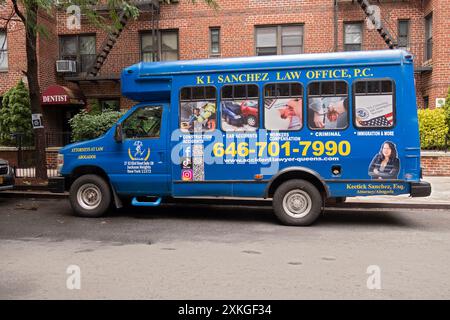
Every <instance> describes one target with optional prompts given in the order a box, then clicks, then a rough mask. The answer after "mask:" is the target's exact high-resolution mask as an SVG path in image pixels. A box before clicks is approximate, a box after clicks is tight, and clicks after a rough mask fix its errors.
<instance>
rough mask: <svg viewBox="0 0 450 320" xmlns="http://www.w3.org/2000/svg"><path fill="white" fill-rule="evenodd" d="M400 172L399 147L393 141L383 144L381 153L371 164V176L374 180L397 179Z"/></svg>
mask: <svg viewBox="0 0 450 320" xmlns="http://www.w3.org/2000/svg"><path fill="white" fill-rule="evenodd" d="M399 171H400V160H399V159H398V155H397V147H396V146H395V144H394V143H393V142H391V141H385V142H383V144H382V145H381V148H380V151H379V152H378V153H377V154H376V155H375V157H374V158H373V159H372V162H371V163H370V166H369V176H371V177H372V179H397V177H398V173H399Z"/></svg>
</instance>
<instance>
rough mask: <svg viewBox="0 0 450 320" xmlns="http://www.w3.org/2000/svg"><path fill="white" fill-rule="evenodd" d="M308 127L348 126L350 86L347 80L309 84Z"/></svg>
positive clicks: (335, 127)
mask: <svg viewBox="0 0 450 320" xmlns="http://www.w3.org/2000/svg"><path fill="white" fill-rule="evenodd" d="M308 127H309V128H310V129H313V130H342V129H345V128H347V127H348V86H347V83H346V82H345V81H320V82H312V83H310V84H309V85H308Z"/></svg>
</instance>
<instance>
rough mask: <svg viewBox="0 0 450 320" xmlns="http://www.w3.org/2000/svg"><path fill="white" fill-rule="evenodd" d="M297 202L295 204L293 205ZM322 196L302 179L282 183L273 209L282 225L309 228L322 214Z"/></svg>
mask: <svg viewBox="0 0 450 320" xmlns="http://www.w3.org/2000/svg"><path fill="white" fill-rule="evenodd" d="M294 201H295V203H293V202H294ZM322 205H323V200H322V195H321V194H320V192H319V190H317V188H316V187H315V186H314V185H312V184H311V183H310V182H308V181H305V180H300V179H298V180H297V179H295V180H288V181H286V182H284V183H282V184H281V185H280V186H279V187H278V188H277V189H276V190H275V194H274V196H273V209H274V212H275V215H276V216H277V218H278V219H279V220H280V222H281V223H282V224H285V225H288V226H309V225H311V224H312V223H314V222H315V221H316V220H317V218H318V217H319V215H320V213H321V212H322Z"/></svg>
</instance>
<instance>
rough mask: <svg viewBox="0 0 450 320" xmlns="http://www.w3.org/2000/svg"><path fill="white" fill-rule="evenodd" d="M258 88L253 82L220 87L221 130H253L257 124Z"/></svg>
mask: <svg viewBox="0 0 450 320" xmlns="http://www.w3.org/2000/svg"><path fill="white" fill-rule="evenodd" d="M258 101H259V90H258V86H257V85H255V84H240V85H227V86H223V87H222V98H221V102H220V113H221V115H222V121H221V124H222V130H224V131H255V130H256V129H257V128H258V126H259V103H258Z"/></svg>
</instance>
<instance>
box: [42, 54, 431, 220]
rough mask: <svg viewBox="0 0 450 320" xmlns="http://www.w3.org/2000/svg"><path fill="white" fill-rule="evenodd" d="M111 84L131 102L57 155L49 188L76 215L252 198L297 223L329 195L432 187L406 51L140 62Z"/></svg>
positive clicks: (419, 193)
mask: <svg viewBox="0 0 450 320" xmlns="http://www.w3.org/2000/svg"><path fill="white" fill-rule="evenodd" d="M121 86H122V94H123V96H124V97H126V98H128V99H132V100H134V101H137V102H138V103H137V104H136V105H135V106H134V107H132V108H131V109H130V110H128V111H127V112H126V113H125V114H124V115H123V116H122V117H121V118H120V119H119V120H118V121H117V123H116V124H115V125H114V126H113V127H112V128H111V129H110V130H109V131H107V132H106V133H105V134H104V135H103V136H101V137H99V138H96V139H93V140H90V141H83V142H78V143H74V144H70V145H67V146H66V147H64V148H62V149H61V150H60V153H59V155H58V170H59V172H60V177H58V178H55V179H52V180H51V181H50V184H51V185H53V186H54V189H55V191H56V189H59V190H60V191H62V190H69V198H70V203H71V206H72V208H73V211H74V212H75V213H76V214H77V215H80V216H85V217H98V216H101V215H103V214H105V213H106V212H107V211H108V209H109V208H110V207H111V206H112V205H113V206H116V207H121V206H122V205H123V204H125V203H126V204H130V205H133V206H147V207H152V206H158V205H160V204H161V203H164V202H166V201H171V199H173V198H185V197H190V198H192V197H222V198H228V197H232V198H264V199H272V203H273V209H274V213H275V214H276V216H277V217H278V219H279V220H280V221H281V222H282V223H283V224H286V225H300V226H305V225H310V224H312V223H313V222H314V221H315V220H316V219H317V218H318V217H319V216H320V214H321V212H322V211H323V210H324V207H325V204H326V203H327V202H328V200H330V199H334V200H335V201H338V202H339V201H344V200H345V198H346V197H352V196H379V195H383V196H384V195H392V196H396V195H400V194H410V195H411V196H412V197H425V196H428V195H430V193H431V186H430V184H429V183H427V182H424V181H421V178H422V176H421V175H422V174H421V167H420V141H419V132H418V122H417V106H416V97H415V88H414V66H413V56H412V55H411V54H410V53H408V52H406V51H403V50H382V51H365V52H338V53H320V54H301V55H284V56H262V57H244V58H227V59H206V60H193V61H168V62H151V63H150V62H141V63H138V64H135V65H133V66H130V67H127V68H125V69H124V70H123V72H122V75H121Z"/></svg>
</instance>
